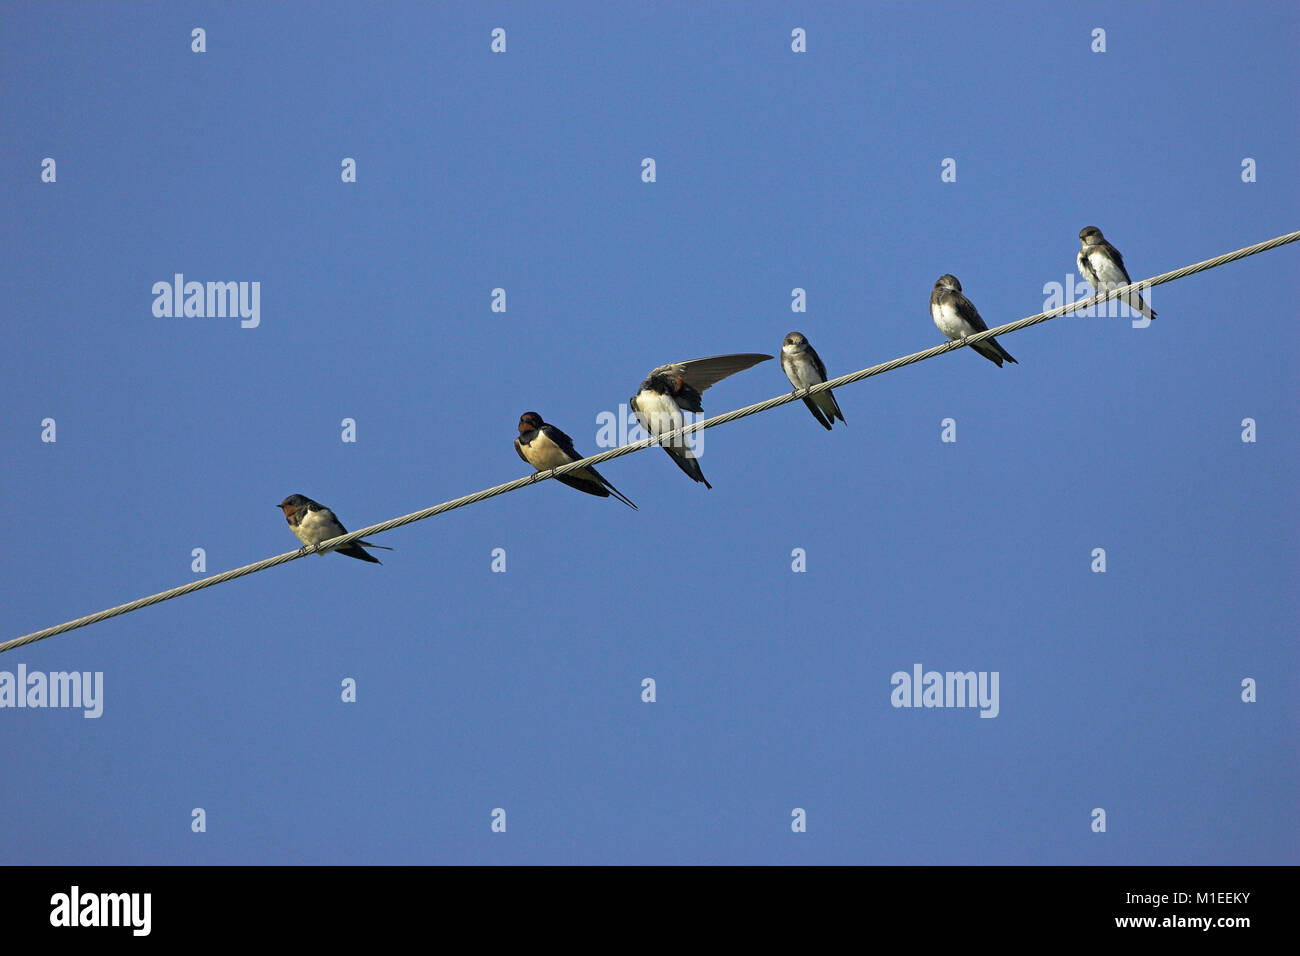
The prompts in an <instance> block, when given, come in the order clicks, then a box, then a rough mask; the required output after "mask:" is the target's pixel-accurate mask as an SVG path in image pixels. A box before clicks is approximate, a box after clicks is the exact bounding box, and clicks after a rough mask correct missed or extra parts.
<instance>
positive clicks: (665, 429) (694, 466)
mask: <svg viewBox="0 0 1300 956" xmlns="http://www.w3.org/2000/svg"><path fill="white" fill-rule="evenodd" d="M771 357H772V356H770V355H759V354H757V353H752V352H751V353H746V354H743V355H715V356H713V357H712V358H698V359H691V360H690V361H689V362H678V363H676V364H675V365H661V366H659V368H657V369H655V370H654V371H653V372H651V373H650V374H649V375H648V376H646V380H645V381H644V382H642V383H641V388H640V389H638V391H637V393H636V394H635V395H634V396H632V398H631V399H630V401H629V404H630V405H631V406H632V411H633V412H635V413H636V418H637V421H639V422H640V423H641V427H642V428H644V429H645V430H646V434H648V435H652V436H655V437H658V436H661V435H667V434H668V433H669V432H671V431H673V430H675V429H678V428H681V427H682V425H683V424H684V423H685V419H684V418H683V416H682V409H685V410H686V411H688V412H703V411H704V406H703V405H701V404H700V393H701V392H703V391H704V390H705V389H706V388H708V387H709V386H710V385H714V384H716V383H718V382H720V381H722V380H723V379H724V378H726V377H727V376H728V375H734V374H735V373H737V372H743V371H744V370H745V369H747V368H750V367H752V366H754V365H757V364H758V363H759V362H766V361H767V360H768V359H770V358H771ZM663 449H664V451H666V452H668V454H669V455H670V456H672V459H673V461H675V462H676V463H677V466H678V467H679V468H681V470H682V471H684V472H686V474H688V475H690V476H691V477H692V478H694V479H695V480H696V481H701V482H704V487H705V488H712V487H713V486H712V485H711V484H709V483H708V482H707V481H705V479H704V472H702V471H701V470H700V463H699V462H698V461H697V460H696V458H695V455H694V454H693V453H692V452H691V450H690V448H689V447H688V446H687V444H686V438H685V436H682V437H679V438H677V439H676V440H675V441H673V443H672V444H670V445H664V446H663Z"/></svg>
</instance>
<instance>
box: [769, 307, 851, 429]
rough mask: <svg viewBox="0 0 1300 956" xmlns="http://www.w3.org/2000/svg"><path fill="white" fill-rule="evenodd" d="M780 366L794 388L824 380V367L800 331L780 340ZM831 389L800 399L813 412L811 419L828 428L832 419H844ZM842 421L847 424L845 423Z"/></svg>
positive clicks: (805, 386) (815, 351)
mask: <svg viewBox="0 0 1300 956" xmlns="http://www.w3.org/2000/svg"><path fill="white" fill-rule="evenodd" d="M781 368H783V369H785V377H786V378H788V379H789V380H790V384H791V385H793V386H794V387H795V389H796V390H798V389H801V388H808V387H809V386H811V385H820V384H821V383H822V382H824V381H826V366H825V365H824V364H823V363H822V358H821V356H820V355H818V354H817V350H816V349H815V348H813V347H812V345H811V344H810V343H809V341H808V340H807V339H806V338H804V335H803V333H802V332H791V333H790V334H789V335H787V336H786V337H785V340H784V341H782V343H781ZM832 391H833V389H829V388H828V389H827V390H826V391H824V392H818V393H817V394H816V395H809V396H806V397H805V398H804V400H803V403H804V404H805V405H807V406H808V411H810V412H812V414H813V418H815V419H817V421H819V422H821V424H822V427H823V428H825V429H826V430H827V431H830V427H831V422H833V421H835V419H837V418H838V419H839V420H840V421H842V422H844V413H843V412H842V411H840V406H839V403H838V402H836V401H835V396H834V395H832V394H831V392H832ZM844 424H845V425H847V424H848V422H844Z"/></svg>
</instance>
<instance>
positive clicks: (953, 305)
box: [930, 275, 1020, 368]
mask: <svg viewBox="0 0 1300 956" xmlns="http://www.w3.org/2000/svg"><path fill="white" fill-rule="evenodd" d="M930 318H932V319H934V324H935V325H937V326H938V327H939V331H940V332H942V333H943V334H944V335H946V336H948V338H950V339H953V340H956V339H962V340H963V341H964V340H965V338H966V336H968V335H975V334H976V333H977V332H987V331H988V330H989V327H988V326H987V325H985V324H984V320H983V319H982V318H980V313H979V310H978V309H977V308H975V306H974V305H973V304H972V303H971V300H970V299H968V298H966V297H965V296H964V295H962V294H961V283H960V282H958V281H957V277H956V276H954V275H945V276H939V278H938V279H937V280H936V281H935V283H934V291H933V292H931V293H930ZM971 348H973V349H974V350H975V351H976V352H979V354H980V355H982V356H984V357H985V358H986V359H988V360H989V361H990V362H992V363H993V364H994V365H996V366H997V367H998V368H1001V367H1002V362H1003V360H1006V361H1008V362H1011V363H1012V364H1013V365H1019V364H1020V363H1019V362H1017V361H1016V360H1015V359H1013V358H1012V357H1011V353H1010V352H1008V351H1007V350H1006V349H1004V348H1003V347H1002V346H1000V345H998V341H997V339H985V340H984V341H982V342H976V343H975V344H974V345H972V346H971Z"/></svg>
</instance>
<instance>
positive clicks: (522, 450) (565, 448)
mask: <svg viewBox="0 0 1300 956" xmlns="http://www.w3.org/2000/svg"><path fill="white" fill-rule="evenodd" d="M515 451H516V452H518V453H519V457H520V458H522V459H523V460H524V461H526V462H528V464H530V465H532V466H533V467H534V468H536V469H537V470H538V471H550V470H551V469H552V468H559V467H560V466H561V465H567V464H569V463H570V462H575V461H580V460H581V459H582V458H583V457H585V456H583V455H580V454H578V452H577V451H575V450H574V448H573V439H572V438H570V437H569V436H568V435H566V434H564V432H562V431H560V430H559V429H558V428H556V427H555V426H554V425H548V424H546V422H544V421H542V416H541V415H538V414H537V413H536V412H524V413H523V415H521V416H520V418H519V437H518V438H516V439H515ZM555 480H556V481H559V482H563V483H564V484H566V485H568V486H569V487H570V488H577V489H578V490H579V491H585V492H586V493H587V494H589V495H595V496H596V497H597V498H608V497H610V495H613V496H614V497H615V498H617V499H618V500H619V501H621V502H623V504H625V505H627V506H628V507H629V508H631V509H632V510H633V511H636V510H637V508H636V505H634V504H632V502H631V500H630V499H628V498H627V496H626V495H624V494H623V492H621V491H619V490H618V489H617V488H615V487H614V486H613V485H611V484H610V483H609V482H608V481H606V480H605V477H604V475H602V474H601V473H600V472H598V471H597V470H596V469H595V468H579V469H578V470H577V471H571V472H569V473H568V474H567V475H556V476H555Z"/></svg>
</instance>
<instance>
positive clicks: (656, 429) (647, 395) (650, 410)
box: [633, 390, 684, 436]
mask: <svg viewBox="0 0 1300 956" xmlns="http://www.w3.org/2000/svg"><path fill="white" fill-rule="evenodd" d="M633 411H634V412H635V413H636V418H637V421H639V422H640V423H641V427H642V428H644V429H645V430H646V434H648V435H655V436H658V435H666V434H668V433H669V432H671V431H673V430H674V429H677V428H681V427H682V424H683V422H684V419H683V417H682V410H681V408H680V407H679V406H678V404H677V402H676V400H675V399H674V398H673V397H672V396H671V395H664V394H661V393H660V392H652V391H648V390H647V391H643V392H639V393H638V394H637V396H636V407H635V408H634V409H633Z"/></svg>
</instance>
